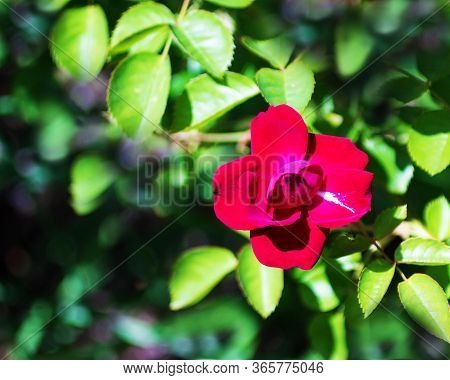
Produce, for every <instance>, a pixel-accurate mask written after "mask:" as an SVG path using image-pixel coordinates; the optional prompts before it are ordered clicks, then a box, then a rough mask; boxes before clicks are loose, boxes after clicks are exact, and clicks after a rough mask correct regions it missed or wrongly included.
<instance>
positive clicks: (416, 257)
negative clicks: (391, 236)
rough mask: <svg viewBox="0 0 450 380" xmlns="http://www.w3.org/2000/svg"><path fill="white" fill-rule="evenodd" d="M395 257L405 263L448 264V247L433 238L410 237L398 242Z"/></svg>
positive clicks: (449, 260)
mask: <svg viewBox="0 0 450 380" xmlns="http://www.w3.org/2000/svg"><path fill="white" fill-rule="evenodd" d="M395 258H396V259H397V261H398V262H400V263H405V264H414V265H447V264H450V247H449V246H448V245H446V244H444V243H441V242H439V241H437V240H433V239H423V238H412V239H408V240H405V241H404V242H402V243H401V244H400V246H399V247H398V248H397V250H396V251H395Z"/></svg>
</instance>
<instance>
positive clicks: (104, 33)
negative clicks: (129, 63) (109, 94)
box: [50, 5, 108, 81]
mask: <svg viewBox="0 0 450 380" xmlns="http://www.w3.org/2000/svg"><path fill="white" fill-rule="evenodd" d="M50 48H51V52H52V55H53V58H54V60H55V62H56V64H57V66H58V67H59V68H61V69H62V70H65V71H67V72H68V73H70V74H71V75H72V76H73V77H74V78H77V79H79V80H83V81H89V80H93V79H95V77H96V76H97V75H98V73H99V72H100V70H101V69H102V67H103V64H104V63H105V59H106V55H107V50H108V22H107V20H106V16H105V13H104V12H103V9H102V8H101V7H100V6H99V5H88V6H85V7H81V8H72V9H68V10H66V11H65V12H64V13H63V14H62V15H61V16H60V18H59V19H58V21H57V22H56V24H55V26H54V28H53V32H52V35H51V39H50Z"/></svg>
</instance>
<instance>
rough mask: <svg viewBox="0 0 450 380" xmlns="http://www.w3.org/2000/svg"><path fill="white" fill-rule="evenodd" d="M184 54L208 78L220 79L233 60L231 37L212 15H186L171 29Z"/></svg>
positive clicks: (201, 13)
mask: <svg viewBox="0 0 450 380" xmlns="http://www.w3.org/2000/svg"><path fill="white" fill-rule="evenodd" d="M172 29H173V32H174V34H175V37H176V39H177V41H178V42H179V43H180V45H181V46H182V47H183V49H184V51H185V52H186V53H187V54H188V55H189V56H191V57H192V58H193V59H195V60H196V61H197V62H198V63H200V65H202V66H203V68H204V69H205V70H206V71H207V72H209V73H210V74H211V75H213V76H215V77H217V78H222V76H223V74H224V72H225V70H226V69H227V68H228V66H230V64H231V61H232V60H233V51H234V43H233V36H232V35H231V32H230V31H229V30H228V28H227V27H226V26H225V25H224V24H223V23H222V21H221V20H220V18H219V17H218V16H217V15H215V14H214V13H211V12H207V11H203V10H196V11H192V12H189V13H188V14H187V15H186V17H185V18H184V19H183V21H182V22H181V24H179V25H176V26H172Z"/></svg>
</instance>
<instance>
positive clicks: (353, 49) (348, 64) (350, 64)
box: [335, 21, 375, 77]
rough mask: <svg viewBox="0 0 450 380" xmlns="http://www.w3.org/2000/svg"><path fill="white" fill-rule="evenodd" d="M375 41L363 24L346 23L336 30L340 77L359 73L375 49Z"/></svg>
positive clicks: (336, 50)
mask: <svg viewBox="0 0 450 380" xmlns="http://www.w3.org/2000/svg"><path fill="white" fill-rule="evenodd" d="M374 44H375V42H374V39H373V38H372V36H371V35H370V34H369V33H368V32H367V31H366V30H365V29H364V26H363V25H361V24H357V23H353V22H350V21H346V22H344V23H341V24H339V25H338V27H337V30H336V47H335V54H336V65H337V70H338V72H339V74H340V75H342V76H344V77H348V76H350V75H353V74H355V73H356V72H358V71H359V70H360V69H361V68H362V67H363V65H364V63H365V62H366V60H367V58H369V55H370V53H371V51H372V49H373V47H374Z"/></svg>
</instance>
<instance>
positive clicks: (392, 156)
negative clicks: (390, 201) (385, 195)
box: [363, 136, 414, 194]
mask: <svg viewBox="0 0 450 380" xmlns="http://www.w3.org/2000/svg"><path fill="white" fill-rule="evenodd" d="M363 146H364V148H365V149H366V151H367V152H368V153H369V154H370V155H371V156H372V157H374V159H375V160H376V161H377V162H378V163H379V164H380V166H381V167H382V169H383V171H384V173H385V175H386V186H387V189H388V191H389V192H390V193H392V194H405V193H406V191H407V190H408V186H409V183H410V182H411V179H412V177H413V175H414V166H413V165H411V164H410V163H409V162H405V163H403V164H402V163H401V159H400V158H401V157H400V154H399V152H398V151H397V150H398V149H395V148H394V147H393V146H391V145H389V144H388V143H387V142H386V141H385V140H384V139H383V138H382V137H380V136H370V137H366V138H364V139H363ZM405 156H406V160H405V161H409V160H408V156H407V155H406V154H405Z"/></svg>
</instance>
